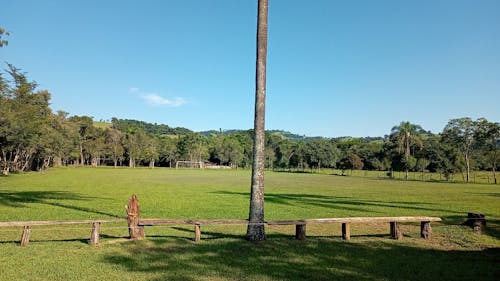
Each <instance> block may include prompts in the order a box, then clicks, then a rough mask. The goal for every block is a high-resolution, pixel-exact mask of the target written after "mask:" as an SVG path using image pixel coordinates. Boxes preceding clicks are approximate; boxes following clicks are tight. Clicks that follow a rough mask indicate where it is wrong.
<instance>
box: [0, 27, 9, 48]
mask: <svg viewBox="0 0 500 281" xmlns="http://www.w3.org/2000/svg"><path fill="white" fill-rule="evenodd" d="M4 35H5V36H9V35H10V33H9V32H8V31H5V29H3V28H1V27H0V48H2V47H3V46H7V45H9V41H7V39H4V38H5V37H3V36H4ZM2 37H3V38H2Z"/></svg>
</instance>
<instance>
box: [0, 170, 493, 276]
mask: <svg viewBox="0 0 500 281" xmlns="http://www.w3.org/2000/svg"><path fill="white" fill-rule="evenodd" d="M410 177H411V174H410ZM249 178H250V171H248V170H217V171H212V170H204V171H201V170H174V169H146V168H136V169H130V168H117V169H114V168H83V167H80V168H54V169H50V170H49V171H46V172H44V173H26V174H23V175H12V176H9V177H3V178H1V179H0V190H1V191H0V221H13V220H51V219H89V218H115V217H123V216H124V215H125V211H124V209H123V206H124V205H125V204H126V203H127V201H128V199H129V198H130V196H131V195H132V194H133V193H136V194H137V195H138V198H139V200H140V204H141V209H142V216H143V217H145V218H179V219H180V218H184V219H187V218H233V219H241V218H246V217H247V215H248V213H247V210H248V199H249V190H248V183H249ZM499 198H500V193H499V191H498V189H497V188H496V187H495V186H493V185H481V184H472V183H470V184H450V183H429V182H417V181H408V182H401V181H393V180H388V179H385V180H381V179H378V178H366V177H341V176H333V175H325V174H308V173H279V172H268V173H267V174H266V219H267V220H277V219H300V218H321V217H344V216H385V215H387V216H405V215H429V216H440V217H442V218H443V219H444V221H443V222H442V223H433V224H432V227H433V238H432V240H430V241H425V240H422V239H420V238H419V225H418V224H404V225H402V230H403V233H404V238H403V240H402V241H393V240H390V239H388V237H389V234H388V231H389V227H388V226H387V225H385V224H383V225H379V224H368V225H359V224H353V225H352V227H351V229H352V239H351V240H350V241H348V242H346V241H342V240H341V238H340V225H336V224H332V225H315V226H312V225H311V226H308V230H307V231H308V238H307V240H306V241H304V242H299V241H296V240H294V237H293V235H294V227H293V226H284V227H278V226H274V227H267V229H266V235H267V241H266V242H264V243H262V244H257V245H254V244H251V243H247V242H245V241H244V238H245V231H246V225H241V226H238V225H236V226H203V227H202V241H201V242H200V243H197V244H194V243H192V237H193V229H191V228H190V227H186V226H168V227H147V228H146V236H147V238H146V240H145V241H140V242H127V241H126V239H125V238H124V237H126V236H127V234H128V232H127V229H126V226H125V225H124V224H116V225H114V224H103V225H102V229H101V230H102V235H101V238H102V244H101V245H100V246H98V247H91V246H89V245H87V239H88V237H89V233H90V226H68V227H63V226H61V227H57V226H50V227H49V226H47V227H42V226H39V227H33V230H32V242H31V243H30V245H29V246H28V247H19V245H18V241H19V239H20V236H21V229H20V228H0V252H1V253H2V255H1V256H0V262H1V263H2V265H3V266H2V278H3V279H5V280H41V279H51V280H88V279H91V280H109V279H110V278H119V279H120V280H290V279H300V280H332V279H340V280H402V279H403V280H422V279H425V280H436V279H442V280H471V279H474V280H496V277H497V276H498V271H497V269H496V264H497V260H498V248H499V247H500V240H499V239H500V236H499V233H500V215H499V214H500V209H499V206H500V201H499V200H500V199H499ZM469 211H477V212H482V213H485V214H486V217H487V219H488V223H487V228H486V232H485V234H483V235H477V234H474V233H473V232H472V230H471V229H470V228H468V227H465V226H460V225H459V224H460V223H461V222H463V221H464V220H465V218H466V215H467V212H469ZM255 268H258V269H259V270H258V271H257V272H256V271H255V270H254V269H255Z"/></svg>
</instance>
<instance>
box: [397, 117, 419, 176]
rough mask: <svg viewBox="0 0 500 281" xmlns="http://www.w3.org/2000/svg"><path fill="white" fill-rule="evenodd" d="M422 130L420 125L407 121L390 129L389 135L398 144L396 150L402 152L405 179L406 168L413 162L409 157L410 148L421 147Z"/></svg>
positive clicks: (410, 166)
mask: <svg viewBox="0 0 500 281" xmlns="http://www.w3.org/2000/svg"><path fill="white" fill-rule="evenodd" d="M422 131H423V130H422V127H421V126H419V125H415V124H412V123H410V122H408V121H407V122H401V123H400V124H399V125H398V126H394V127H393V128H392V130H391V137H392V138H393V139H395V141H396V143H397V144H398V152H399V153H401V152H403V153H404V160H403V164H404V169H405V177H404V179H405V180H408V170H409V169H410V168H412V166H414V164H415V163H414V162H415V161H413V160H412V159H411V158H410V156H411V148H412V147H414V146H416V147H418V148H419V149H421V148H422V146H423V144H422V139H421V138H420V134H421V132H422Z"/></svg>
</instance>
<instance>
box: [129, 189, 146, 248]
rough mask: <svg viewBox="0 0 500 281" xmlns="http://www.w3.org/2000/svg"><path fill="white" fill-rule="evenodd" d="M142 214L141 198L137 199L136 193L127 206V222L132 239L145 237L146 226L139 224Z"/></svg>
mask: <svg viewBox="0 0 500 281" xmlns="http://www.w3.org/2000/svg"><path fill="white" fill-rule="evenodd" d="M140 214H141V210H140V208H139V200H137V196H136V195H135V194H134V195H132V198H130V200H129V201H128V206H127V223H128V233H129V235H130V239H134V240H140V239H144V237H145V233H144V226H140V225H139V218H140Z"/></svg>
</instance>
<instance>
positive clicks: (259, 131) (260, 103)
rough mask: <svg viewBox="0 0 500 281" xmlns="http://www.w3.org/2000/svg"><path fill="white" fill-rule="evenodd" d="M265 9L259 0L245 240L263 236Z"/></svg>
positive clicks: (257, 239)
mask: <svg viewBox="0 0 500 281" xmlns="http://www.w3.org/2000/svg"><path fill="white" fill-rule="evenodd" d="M267 12H268V1H267V0H259V3H258V18H257V59H256V75H255V76H256V79H255V84H256V87H255V118H254V133H255V138H254V145H253V157H252V158H253V163H252V184H251V191H250V210H249V218H248V227H247V235H246V238H247V240H249V241H263V240H265V239H266V234H265V230H264V164H265V163H264V161H265V155H264V147H265V136H264V135H265V132H264V120H265V106H266V57H267Z"/></svg>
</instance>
